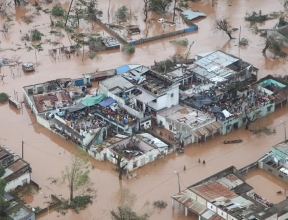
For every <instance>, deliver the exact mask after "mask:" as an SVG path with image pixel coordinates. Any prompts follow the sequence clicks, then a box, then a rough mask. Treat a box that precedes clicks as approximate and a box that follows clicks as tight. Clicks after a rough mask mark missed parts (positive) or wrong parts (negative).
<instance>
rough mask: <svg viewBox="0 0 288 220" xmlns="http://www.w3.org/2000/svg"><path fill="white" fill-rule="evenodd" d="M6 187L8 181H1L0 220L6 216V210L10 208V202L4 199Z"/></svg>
mask: <svg viewBox="0 0 288 220" xmlns="http://www.w3.org/2000/svg"><path fill="white" fill-rule="evenodd" d="M5 187H6V181H5V180H4V179H0V219H2V217H5V216H6V213H5V210H6V209H7V208H8V207H9V204H10V203H9V202H7V201H5V199H4V192H5Z"/></svg>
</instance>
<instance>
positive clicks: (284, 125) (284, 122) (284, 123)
mask: <svg viewBox="0 0 288 220" xmlns="http://www.w3.org/2000/svg"><path fill="white" fill-rule="evenodd" d="M280 122H281V123H282V124H283V127H284V138H285V139H284V143H286V141H287V136H286V121H282V120H280Z"/></svg>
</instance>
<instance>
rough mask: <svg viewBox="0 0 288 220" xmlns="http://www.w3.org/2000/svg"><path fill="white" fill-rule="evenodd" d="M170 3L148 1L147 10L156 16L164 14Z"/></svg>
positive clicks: (163, 0)
mask: <svg viewBox="0 0 288 220" xmlns="http://www.w3.org/2000/svg"><path fill="white" fill-rule="evenodd" d="M171 3H172V0H149V10H151V11H155V12H156V13H158V14H165V13H166V12H167V10H168V8H169V6H170V5H171Z"/></svg>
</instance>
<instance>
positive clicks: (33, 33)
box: [31, 29, 44, 41]
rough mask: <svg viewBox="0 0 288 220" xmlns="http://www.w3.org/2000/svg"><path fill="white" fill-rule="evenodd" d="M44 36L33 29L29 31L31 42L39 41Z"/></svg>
mask: <svg viewBox="0 0 288 220" xmlns="http://www.w3.org/2000/svg"><path fill="white" fill-rule="evenodd" d="M42 36H44V34H42V33H41V32H40V31H38V30H37V29H33V30H32V31H31V40H32V41H39V40H41V37H42Z"/></svg>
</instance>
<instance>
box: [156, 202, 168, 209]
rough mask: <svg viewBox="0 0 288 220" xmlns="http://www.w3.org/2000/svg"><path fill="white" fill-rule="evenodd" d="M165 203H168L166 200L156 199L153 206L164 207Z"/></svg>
mask: <svg viewBox="0 0 288 220" xmlns="http://www.w3.org/2000/svg"><path fill="white" fill-rule="evenodd" d="M167 205H168V204H167V202H166V201H163V200H157V201H155V202H153V206H154V207H155V208H158V209H164V208H166V206H167Z"/></svg>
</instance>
